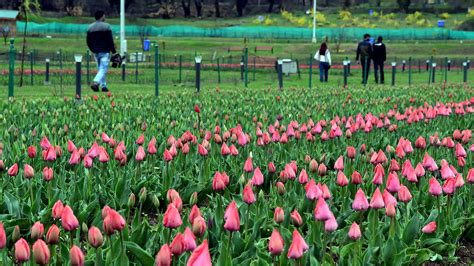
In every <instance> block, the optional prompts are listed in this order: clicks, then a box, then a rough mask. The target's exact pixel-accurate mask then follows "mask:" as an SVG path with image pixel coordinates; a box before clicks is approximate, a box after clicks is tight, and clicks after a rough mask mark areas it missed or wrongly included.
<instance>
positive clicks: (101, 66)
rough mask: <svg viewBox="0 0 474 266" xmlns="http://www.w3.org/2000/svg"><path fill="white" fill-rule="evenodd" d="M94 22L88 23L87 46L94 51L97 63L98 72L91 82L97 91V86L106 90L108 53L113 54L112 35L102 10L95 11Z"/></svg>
mask: <svg viewBox="0 0 474 266" xmlns="http://www.w3.org/2000/svg"><path fill="white" fill-rule="evenodd" d="M94 17H95V22H94V23H92V24H91V25H89V28H88V29H87V46H88V47H89V50H91V52H92V53H94V57H95V61H96V63H97V68H98V72H97V75H96V76H95V78H94V81H93V82H92V84H91V89H92V90H93V91H99V87H101V88H102V91H103V92H108V91H109V90H108V89H107V83H106V81H105V76H106V75H107V68H108V66H109V62H110V53H112V54H115V53H116V52H117V51H116V50H115V44H114V39H113V37H112V29H111V28H110V25H109V24H107V23H105V22H104V21H105V13H104V11H101V10H99V11H97V12H95V15H94Z"/></svg>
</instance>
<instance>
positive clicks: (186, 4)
mask: <svg viewBox="0 0 474 266" xmlns="http://www.w3.org/2000/svg"><path fill="white" fill-rule="evenodd" d="M181 6H182V7H183V12H184V17H185V18H189V17H190V16H191V0H181Z"/></svg>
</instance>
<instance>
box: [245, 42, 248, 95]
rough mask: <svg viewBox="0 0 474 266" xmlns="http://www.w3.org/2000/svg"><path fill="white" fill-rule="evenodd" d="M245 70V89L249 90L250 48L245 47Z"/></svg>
mask: <svg viewBox="0 0 474 266" xmlns="http://www.w3.org/2000/svg"><path fill="white" fill-rule="evenodd" d="M244 70H245V79H244V85H245V88H247V87H248V84H249V48H248V47H245V57H244Z"/></svg>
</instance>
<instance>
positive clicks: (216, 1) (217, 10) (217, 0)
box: [214, 0, 221, 18]
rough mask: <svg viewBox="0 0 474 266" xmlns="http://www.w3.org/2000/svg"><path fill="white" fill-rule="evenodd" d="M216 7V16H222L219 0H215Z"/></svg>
mask: <svg viewBox="0 0 474 266" xmlns="http://www.w3.org/2000/svg"><path fill="white" fill-rule="evenodd" d="M214 8H215V10H216V18H218V17H220V16H221V11H220V10H219V0H215V1H214Z"/></svg>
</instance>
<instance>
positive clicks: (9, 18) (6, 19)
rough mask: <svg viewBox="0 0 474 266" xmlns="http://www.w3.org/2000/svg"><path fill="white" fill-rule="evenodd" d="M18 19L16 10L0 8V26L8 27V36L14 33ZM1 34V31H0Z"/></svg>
mask: <svg viewBox="0 0 474 266" xmlns="http://www.w3.org/2000/svg"><path fill="white" fill-rule="evenodd" d="M17 19H18V10H4V9H0V28H2V29H4V28H5V27H8V28H9V30H10V37H13V36H15V34H16V20H17ZM0 34H1V33H0Z"/></svg>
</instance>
